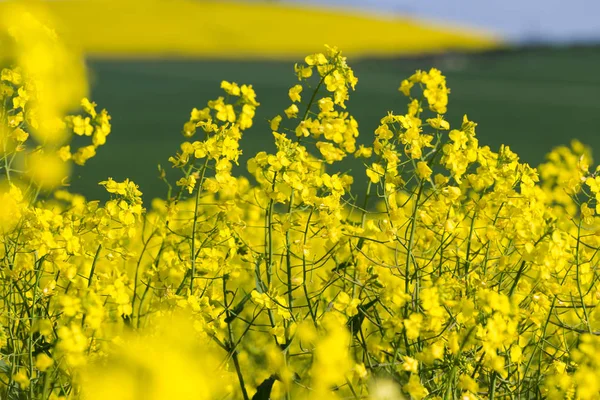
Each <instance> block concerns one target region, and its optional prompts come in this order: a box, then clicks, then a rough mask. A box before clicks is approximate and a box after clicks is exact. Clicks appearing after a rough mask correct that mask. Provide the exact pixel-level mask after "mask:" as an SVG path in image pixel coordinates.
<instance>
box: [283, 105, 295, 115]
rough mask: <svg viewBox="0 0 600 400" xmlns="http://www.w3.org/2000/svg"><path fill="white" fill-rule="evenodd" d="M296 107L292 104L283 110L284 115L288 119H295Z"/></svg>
mask: <svg viewBox="0 0 600 400" xmlns="http://www.w3.org/2000/svg"><path fill="white" fill-rule="evenodd" d="M298 111H299V110H298V106H297V105H295V104H292V105H291V106H289V107H288V108H286V109H285V111H284V112H285V115H286V116H287V117H288V118H296V117H297V116H298Z"/></svg>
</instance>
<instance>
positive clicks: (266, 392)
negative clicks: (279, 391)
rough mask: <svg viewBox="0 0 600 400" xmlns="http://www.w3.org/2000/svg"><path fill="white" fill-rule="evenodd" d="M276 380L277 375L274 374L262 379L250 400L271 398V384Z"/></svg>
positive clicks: (267, 399)
mask: <svg viewBox="0 0 600 400" xmlns="http://www.w3.org/2000/svg"><path fill="white" fill-rule="evenodd" d="M276 380H277V377H276V376H275V375H271V376H270V377H268V378H267V379H265V380H264V381H262V383H261V384H260V385H258V387H257V388H256V393H254V396H252V400H269V399H270V398H271V390H273V385H274V384H275V381H276Z"/></svg>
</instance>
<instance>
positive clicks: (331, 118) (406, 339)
mask: <svg viewBox="0 0 600 400" xmlns="http://www.w3.org/2000/svg"><path fill="white" fill-rule="evenodd" d="M36 23H37V22H36ZM53 40H54V39H53ZM13 62H14V65H13V66H11V67H5V68H4V69H2V71H1V76H0V79H1V82H0V96H1V98H0V100H1V102H0V104H2V108H1V109H0V126H1V127H2V131H1V134H2V135H1V136H0V140H1V142H0V145H1V146H0V149H1V153H0V154H1V158H0V173H1V174H2V179H3V181H2V187H1V189H0V204H1V207H0V244H1V245H0V397H1V398H8V399H21V398H31V399H106V398H112V399H115V400H118V399H133V398H144V399H166V398H173V399H244V400H245V399H251V398H252V399H258V400H260V399H269V398H272V399H279V398H281V399H283V398H285V399H342V398H344V399H351V398H356V399H384V398H394V399H400V398H406V399H455V398H461V399H500V398H550V399H564V398H570V399H596V398H598V393H600V373H599V372H598V371H599V370H600V337H599V335H600V310H599V309H598V305H599V303H600V287H599V285H598V279H599V274H598V267H597V265H598V261H599V260H598V259H599V256H598V249H599V248H600V235H599V229H600V218H599V217H598V213H600V176H599V175H598V172H599V171H600V169H599V168H593V167H591V165H592V160H591V155H590V152H589V150H588V149H587V148H586V147H585V146H583V145H582V144H580V143H579V142H576V141H575V142H573V143H572V145H571V146H570V147H560V148H557V149H555V150H554V151H552V153H550V154H549V155H548V157H547V161H546V162H545V163H544V164H542V165H540V166H539V167H538V168H533V167H531V166H529V165H528V164H526V163H522V162H520V161H519V158H518V156H517V155H516V154H515V153H514V152H512V151H511V150H510V148H509V147H508V146H501V147H500V149H498V151H494V150H493V149H491V148H490V147H488V146H485V145H480V143H479V142H478V140H477V137H476V127H477V123H476V122H474V121H471V120H469V118H468V117H467V116H466V115H465V116H464V118H463V120H462V121H460V122H459V123H458V124H454V122H452V121H449V120H447V119H446V118H445V117H444V114H445V113H446V111H447V109H448V107H449V98H450V96H449V94H450V89H449V88H448V86H447V82H446V78H445V77H444V75H443V74H442V73H441V72H440V71H439V70H437V69H431V70H429V71H417V72H415V74H413V75H412V76H410V77H408V78H407V79H405V80H402V81H401V83H400V87H399V92H400V93H399V96H400V95H404V96H406V98H407V104H408V105H407V108H406V109H405V110H402V111H389V112H387V114H383V115H382V119H381V123H380V125H379V127H378V128H377V129H376V130H375V132H374V133H363V135H368V136H369V137H370V141H371V145H370V146H364V145H357V137H358V135H359V124H358V121H356V120H355V119H354V118H353V117H352V116H351V115H350V113H349V112H348V111H347V109H346V105H347V103H348V102H349V101H350V97H351V93H352V91H354V90H355V89H356V88H358V87H359V86H358V85H357V84H358V78H357V77H356V76H355V75H354V73H353V71H352V69H351V67H350V66H349V64H348V63H347V60H346V58H345V57H344V56H343V55H342V52H341V51H340V50H339V49H337V48H335V47H326V49H325V51H324V52H323V53H316V54H312V55H309V56H307V57H306V58H305V59H304V60H303V62H299V63H297V64H295V65H294V66H293V69H292V68H290V70H291V71H290V72H293V73H294V74H295V75H296V77H297V79H298V84H296V85H294V86H292V87H291V88H290V90H289V93H288V94H289V99H290V102H289V103H288V104H284V105H282V107H281V114H280V115H277V116H273V118H272V119H271V121H269V124H261V125H260V126H255V125H259V124H255V123H254V115H255V110H256V108H257V107H259V106H260V104H259V102H258V100H257V99H258V97H257V94H256V93H255V91H254V89H253V88H252V86H251V85H248V84H238V83H234V82H228V81H223V82H222V85H221V88H222V90H223V96H221V97H219V98H217V99H215V100H212V101H209V102H208V104H207V106H206V107H203V108H194V109H193V110H192V111H191V113H190V118H189V120H188V121H186V122H185V123H184V124H183V129H182V134H183V137H184V139H183V140H184V141H183V142H182V143H181V146H180V149H179V150H178V151H176V152H174V154H173V156H172V157H171V158H170V159H169V161H170V164H171V166H172V168H173V169H174V170H175V171H176V172H177V173H178V174H179V176H178V178H177V179H176V180H175V181H173V182H172V181H170V180H169V179H167V174H166V172H165V170H164V169H162V168H161V169H160V173H161V175H160V176H161V179H162V180H163V181H164V184H165V197H164V198H163V199H155V200H153V201H152V202H151V203H150V204H144V203H143V202H142V198H141V196H142V193H141V191H140V188H139V187H138V186H137V185H136V184H135V183H134V182H131V181H129V180H125V181H123V182H118V181H115V180H113V179H111V178H110V177H107V179H106V180H105V181H103V182H100V185H102V186H103V187H104V188H105V189H106V191H107V192H108V193H109V194H110V196H111V199H110V200H108V201H106V202H99V201H94V200H87V199H85V198H84V197H83V196H81V195H78V194H76V193H70V192H69V191H68V190H67V189H68V186H67V185H68V175H69V170H70V168H80V166H81V165H83V164H85V162H86V161H87V160H88V159H89V158H91V157H93V156H94V155H95V153H96V151H97V150H98V151H102V149H100V147H101V146H102V145H103V144H104V143H105V142H106V140H107V136H108V135H109V133H110V117H109V115H108V113H107V112H106V111H104V110H101V111H99V110H98V108H97V106H96V105H95V104H94V103H93V102H91V101H90V100H87V99H84V100H83V101H81V102H80V109H81V111H80V113H79V114H75V115H66V113H65V115H62V116H61V117H60V118H58V114H55V115H53V116H54V117H56V118H58V120H57V121H55V126H56V127H58V128H60V129H61V132H63V136H62V137H66V138H68V137H69V133H71V134H74V135H75V136H76V139H77V140H78V141H84V142H85V143H84V144H83V145H81V146H80V147H77V146H73V147H71V144H69V142H68V141H66V139H65V140H64V141H60V142H57V141H56V140H48V141H45V140H44V135H53V132H54V131H44V130H39V129H38V128H37V126H39V125H36V115H39V114H36V110H37V109H38V107H42V106H43V104H41V103H39V102H38V101H33V99H41V98H44V97H40V95H38V93H37V90H38V89H39V88H40V87H41V86H39V85H36V83H35V82H36V81H38V80H40V79H42V78H43V77H40V76H39V75H37V74H36V72H35V71H29V70H28V69H27V68H25V67H24V66H21V65H19V58H18V57H17V58H15V59H14V60H13ZM56 79H58V78H56ZM58 128H57V129H58ZM256 129H269V130H270V131H271V132H272V136H273V139H274V142H275V145H276V151H275V152H273V153H269V152H266V151H263V152H259V153H257V154H255V155H253V157H252V158H251V159H250V160H249V162H248V163H247V171H248V173H249V174H250V177H251V179H248V178H246V177H243V176H234V175H232V168H233V166H234V164H237V163H238V158H239V156H240V154H241V151H242V150H241V149H240V147H239V140H240V139H241V137H242V135H246V134H248V135H251V134H252V133H251V131H252V130H256ZM33 132H36V133H35V134H34V133H33ZM30 133H32V134H31V135H30ZM51 137H52V138H56V136H51ZM348 157H352V158H355V159H356V163H357V164H362V165H364V170H363V171H360V170H359V172H353V173H352V174H350V173H347V172H333V171H334V170H335V164H336V163H337V162H339V161H340V160H343V159H345V158H348ZM157 161H158V160H157ZM72 164H76V165H75V166H73V165H72ZM360 180H362V181H365V182H367V189H366V191H365V193H356V192H352V186H353V184H354V182H356V181H360Z"/></svg>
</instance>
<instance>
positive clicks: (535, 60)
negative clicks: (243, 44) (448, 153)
mask: <svg viewBox="0 0 600 400" xmlns="http://www.w3.org/2000/svg"><path fill="white" fill-rule="evenodd" d="M349 64H350V65H351V66H352V67H353V68H354V69H355V72H356V75H357V76H358V78H359V83H358V86H357V91H356V92H355V93H353V94H351V98H350V103H349V107H348V108H349V111H350V112H351V113H352V114H353V115H354V116H355V118H356V119H357V120H358V122H359V128H360V131H361V137H362V139H361V142H362V143H367V142H370V141H371V140H372V132H373V130H374V129H375V128H376V126H377V124H378V121H379V119H380V118H381V117H382V116H384V115H386V113H387V112H388V111H391V110H394V111H395V112H397V113H404V110H405V104H406V101H405V98H404V97H403V96H402V95H401V94H400V93H398V91H397V88H398V86H399V83H400V81H401V80H402V79H403V78H404V77H406V76H408V75H410V74H411V73H412V72H413V71H414V70H415V69H428V68H430V67H432V66H435V67H438V68H441V69H442V70H443V72H444V73H445V74H446V75H447V77H448V85H449V86H450V88H451V89H452V93H451V95H450V104H449V113H448V119H449V120H450V122H451V124H453V123H454V124H459V123H460V121H461V118H462V114H464V113H466V114H468V116H469V119H472V120H474V121H476V122H478V123H479V126H478V128H477V133H478V136H479V140H480V143H481V144H488V145H490V146H491V147H492V148H493V149H497V148H498V146H499V145H500V144H501V143H504V144H508V145H510V146H511V148H512V149H513V150H515V151H516V152H517V153H518V154H520V155H521V157H522V159H523V160H524V161H526V162H529V163H530V164H532V165H537V164H538V163H540V162H541V161H543V159H544V155H545V154H546V153H547V152H548V151H549V150H550V149H551V148H552V147H554V146H556V145H560V144H566V143H568V142H569V141H570V140H571V139H572V138H578V139H580V140H581V141H583V142H584V143H586V144H589V145H591V146H592V147H594V148H596V149H600V75H598V74H595V72H596V68H597V66H598V65H600V47H580V48H560V49H550V48H539V49H526V50H507V51H501V52H493V53H485V54H472V55H445V56H433V57H421V58H399V59H365V60H349ZM89 66H90V68H91V76H92V85H93V91H92V97H93V99H94V101H96V102H97V103H98V105H99V106H100V107H103V108H107V109H108V110H109V112H110V114H111V115H112V118H113V119H112V122H113V132H112V133H111V135H110V136H109V138H108V142H107V144H106V146H104V147H102V148H101V149H99V152H98V153H99V154H98V155H97V157H96V158H94V159H92V160H90V162H89V163H88V165H87V166H86V167H84V168H77V169H76V170H75V172H74V175H73V179H72V189H73V190H75V191H79V192H81V193H83V194H85V195H86V196H88V197H90V198H105V195H104V194H103V192H102V190H101V188H100V187H99V186H98V185H97V182H98V181H100V180H104V179H106V178H107V177H113V178H115V179H124V178H126V177H128V178H131V179H133V180H134V181H135V182H136V183H138V184H139V185H140V188H141V190H142V191H143V192H144V194H145V200H146V201H148V200H150V199H151V198H152V197H157V196H164V193H165V190H164V189H165V187H164V185H163V184H162V183H161V182H160V181H159V180H158V179H157V178H156V177H157V168H156V166H157V164H158V163H161V164H162V165H164V166H166V167H168V162H167V159H168V157H169V156H170V155H171V154H173V153H174V152H175V151H176V150H177V149H178V145H179V143H180V142H181V141H182V140H183V137H182V136H181V134H180V131H181V127H182V124H183V123H184V122H185V121H186V120H187V118H188V116H189V111H190V110H191V109H192V108H193V107H203V106H204V105H205V104H206V101H207V100H210V99H213V98H215V97H217V96H219V95H220V94H221V91H220V89H219V84H220V82H221V80H223V79H226V80H229V81H235V82H238V83H249V84H252V85H254V87H255V89H256V91H257V93H258V100H259V101H260V103H261V107H259V109H258V112H257V117H256V123H255V126H254V127H253V128H252V129H250V130H249V131H248V132H247V134H246V135H245V137H244V139H243V140H242V147H243V150H244V157H243V158H242V162H241V163H240V165H241V167H242V168H243V167H245V160H246V159H247V157H248V156H251V155H253V154H254V153H256V152H257V151H260V150H264V149H270V148H271V146H272V145H271V144H270V142H271V132H270V130H269V128H268V124H267V122H266V120H267V119H270V118H271V117H272V116H274V115H276V114H278V113H281V112H282V110H283V109H284V108H286V107H287V106H288V105H289V99H288V98H287V90H288V88H289V87H290V86H292V85H294V84H295V82H296V79H295V76H294V74H293V62H290V61H285V62H283V61H273V62H265V61H260V62H258V61H256V62H253V61H247V62H233V61H207V60H139V61H130V60H128V61H121V60H114V61H107V60H90V61H89ZM242 168H240V171H241V170H242Z"/></svg>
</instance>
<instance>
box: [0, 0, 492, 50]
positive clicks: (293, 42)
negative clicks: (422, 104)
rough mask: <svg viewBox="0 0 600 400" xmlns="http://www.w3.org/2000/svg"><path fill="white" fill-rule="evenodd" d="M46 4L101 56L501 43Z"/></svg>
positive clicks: (174, 5) (189, 0) (276, 12)
mask: <svg viewBox="0 0 600 400" xmlns="http://www.w3.org/2000/svg"><path fill="white" fill-rule="evenodd" d="M45 5H46V6H47V7H48V8H49V10H50V11H51V12H52V14H53V15H54V16H55V18H56V19H58V20H59V21H61V22H62V24H59V31H63V32H67V33H69V36H70V37H72V38H74V39H75V40H76V41H78V42H79V44H80V46H81V47H82V49H83V50H84V51H85V52H86V53H87V54H90V55H94V56H100V57H119V58H122V57H161V56H181V57H217V58H291V57H295V58H297V57H299V56H302V55H305V54H307V53H311V52H314V51H315V49H320V48H322V46H323V44H331V45H336V46H338V47H340V48H343V49H344V52H345V53H346V54H348V55H350V56H354V57H356V56H364V55H371V56H380V55H393V54H410V53H431V52H437V51H441V50H449V49H453V50H479V49H486V48H490V47H495V46H498V44H499V40H497V39H496V38H494V37H492V36H491V35H487V34H485V33H482V32H473V31H469V30H461V29H450V28H445V27H441V26H435V25H431V24H425V23H421V22H418V21H414V20H410V19H398V18H395V19H392V18H389V19H388V18H385V17H374V16H365V15H359V14H358V13H348V12H343V11H333V10H325V9H313V8H307V7H299V6H291V5H286V4H280V3H273V2H260V1H258V2H230V1H219V2H217V1H198V0H196V1H194V0H143V1H134V0H120V1H119V0H117V1H115V0H56V1H48V2H45ZM2 7H3V5H2V4H0V13H3V12H4V10H2ZM63 32H61V33H63Z"/></svg>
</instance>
